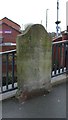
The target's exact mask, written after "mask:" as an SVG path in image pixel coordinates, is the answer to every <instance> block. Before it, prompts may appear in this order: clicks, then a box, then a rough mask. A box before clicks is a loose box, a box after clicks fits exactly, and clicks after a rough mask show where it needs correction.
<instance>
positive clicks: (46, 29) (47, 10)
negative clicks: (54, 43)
mask: <svg viewBox="0 0 68 120" xmlns="http://www.w3.org/2000/svg"><path fill="white" fill-rule="evenodd" d="M48 10H49V9H46V30H47V23H48V21H47V18H48V13H47V11H48Z"/></svg>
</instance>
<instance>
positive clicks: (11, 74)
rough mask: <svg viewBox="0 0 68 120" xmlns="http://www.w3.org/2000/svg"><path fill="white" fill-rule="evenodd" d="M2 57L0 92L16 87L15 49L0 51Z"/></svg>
mask: <svg viewBox="0 0 68 120" xmlns="http://www.w3.org/2000/svg"><path fill="white" fill-rule="evenodd" d="M0 55H1V57H2V73H1V74H2V85H1V91H0V92H2V93H4V92H7V91H10V90H14V89H16V88H17V75H16V50H11V51H7V52H1V53H0Z"/></svg>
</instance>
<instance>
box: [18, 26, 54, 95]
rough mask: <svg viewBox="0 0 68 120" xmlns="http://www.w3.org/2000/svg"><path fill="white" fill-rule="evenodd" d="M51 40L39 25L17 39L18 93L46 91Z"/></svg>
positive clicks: (48, 80) (48, 86) (48, 85)
mask: <svg viewBox="0 0 68 120" xmlns="http://www.w3.org/2000/svg"><path fill="white" fill-rule="evenodd" d="M51 51H52V50H51V38H50V37H49V35H48V33H47V32H46V30H45V29H44V27H43V26H42V25H40V24H35V25H32V26H29V27H28V28H27V29H26V30H25V31H24V33H23V34H21V35H19V36H18V37H17V79H18V93H20V94H21V95H22V96H23V94H24V93H25V94H27V93H30V92H32V91H35V92H36V90H37V91H38V90H40V89H44V90H48V89H49V88H50V83H51Z"/></svg>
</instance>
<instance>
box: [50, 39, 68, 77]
mask: <svg viewBox="0 0 68 120" xmlns="http://www.w3.org/2000/svg"><path fill="white" fill-rule="evenodd" d="M64 73H68V40H64V41H59V42H53V43H52V77H55V76H58V75H61V74H64Z"/></svg>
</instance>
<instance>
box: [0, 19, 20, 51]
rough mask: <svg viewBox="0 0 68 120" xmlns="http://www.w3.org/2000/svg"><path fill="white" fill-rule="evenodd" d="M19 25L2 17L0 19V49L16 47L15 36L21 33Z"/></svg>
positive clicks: (5, 49)
mask: <svg viewBox="0 0 68 120" xmlns="http://www.w3.org/2000/svg"><path fill="white" fill-rule="evenodd" d="M20 28H21V27H20V25H18V24H17V23H15V22H13V21H12V20H10V19H8V18H7V17H4V18H3V19H1V20H0V47H1V49H0V51H7V50H12V49H14V48H16V45H15V44H16V37H17V35H19V34H21V31H20Z"/></svg>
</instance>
